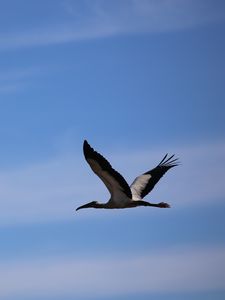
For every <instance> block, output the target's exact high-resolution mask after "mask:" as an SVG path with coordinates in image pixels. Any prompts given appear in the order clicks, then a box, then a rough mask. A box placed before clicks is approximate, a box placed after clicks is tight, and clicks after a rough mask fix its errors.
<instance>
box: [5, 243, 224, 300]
mask: <svg viewBox="0 0 225 300" xmlns="http://www.w3.org/2000/svg"><path fill="white" fill-rule="evenodd" d="M0 277H1V285H0V296H1V297H2V298H4V299H7V298H9V297H12V296H14V295H17V296H27V297H28V296H30V297H32V296H34V295H35V296H36V297H37V296H42V297H45V296H52V297H54V296H56V295H58V296H59V295H64V296H65V295H70V296H74V297H79V296H83V297H87V296H92V297H93V296H95V297H98V296H103V297H104V296H112V295H114V296H119V295H121V294H128V295H129V294H132V293H140V292H141V293H147V292H148V293H151V292H154V293H155V292H156V293H157V292H160V293H169V292H178V291H179V292H182V291H189V292H193V291H210V290H216V289H224V288H225V283H224V277H225V248H224V247H211V248H210V247H209V248H181V249H166V250H164V251H162V252H161V251H160V252H157V253H155V252H152V253H148V254H144V253H139V254H138V257H129V256H128V257H127V256H126V257H123V256H122V257H121V255H120V257H115V256H114V258H111V257H103V258H86V259H85V258H83V259H79V260H78V259H74V258H72V257H71V258H68V257H67V258H65V259H64V258H62V257H61V258H60V257H59V258H57V259H49V258H48V259H46V260H45V259H44V260H38V261H24V262H19V263H16V262H14V263H4V262H2V263H1V268H0ZM112 283H113V284H112Z"/></svg>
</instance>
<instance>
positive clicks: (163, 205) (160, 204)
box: [158, 202, 170, 208]
mask: <svg viewBox="0 0 225 300" xmlns="http://www.w3.org/2000/svg"><path fill="white" fill-rule="evenodd" d="M158 207H160V208H170V205H169V204H168V203H165V202H160V203H159V204H158Z"/></svg>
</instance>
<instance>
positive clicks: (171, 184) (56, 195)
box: [0, 142, 225, 226]
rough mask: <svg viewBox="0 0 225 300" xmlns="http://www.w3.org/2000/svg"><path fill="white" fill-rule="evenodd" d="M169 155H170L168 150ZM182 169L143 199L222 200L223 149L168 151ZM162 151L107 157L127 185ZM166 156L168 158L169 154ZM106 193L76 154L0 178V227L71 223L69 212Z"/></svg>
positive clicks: (224, 145)
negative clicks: (59, 222)
mask: <svg viewBox="0 0 225 300" xmlns="http://www.w3.org/2000/svg"><path fill="white" fill-rule="evenodd" d="M168 150H170V149H168ZM173 150H174V151H173V152H175V153H178V154H179V157H180V160H181V162H182V165H180V166H178V167H176V168H174V169H172V170H170V171H169V172H168V173H167V174H166V175H165V176H164V177H163V178H162V179H161V180H160V182H159V183H158V184H157V186H156V187H155V188H154V190H153V192H152V193H150V194H149V195H148V196H146V199H147V200H150V201H152V202H160V201H167V202H169V203H170V204H171V205H172V207H182V206H184V205H187V206H190V205H195V206H196V205H205V204H206V203H213V205H215V203H219V202H220V201H224V200H225V186H224V178H225V143H224V142H218V143H216V144H205V145H196V146H189V147H173ZM164 151H165V149H163V150H162V149H158V150H153V151H149V152H142V151H134V152H130V153H124V154H123V153H120V154H115V153H114V154H111V155H109V154H108V155H107V152H106V151H103V150H102V151H101V152H102V154H104V155H105V156H106V157H107V158H108V159H109V160H110V162H111V163H112V165H113V166H114V168H116V169H117V170H118V171H119V172H121V174H123V175H124V177H125V178H126V179H127V181H128V182H129V183H131V182H132V181H133V179H134V178H135V177H136V176H137V175H139V174H141V173H143V172H145V171H147V170H148V169H151V168H153V167H154V166H155V165H156V164H157V163H158V162H159V160H160V159H161V156H162V155H163V154H164ZM173 152H172V151H171V153H173ZM108 198H109V194H108V191H107V190H106V188H105V187H104V185H103V184H102V182H101V181H100V180H99V178H97V176H95V175H94V174H93V173H92V171H91V170H90V168H89V166H88V165H87V164H86V162H85V160H84V158H83V155H82V152H80V153H79V155H77V156H75V155H74V156H73V155H65V156H63V155H62V156H60V157H55V158H54V159H52V160H50V161H46V162H42V163H36V164H31V165H28V166H26V167H25V166H23V167H20V168H18V169H9V170H2V171H1V172H0V199H1V203H0V226H4V225H7V224H8V225H10V224H17V223H27V222H45V221H54V220H62V219H67V220H68V219H69V218H73V216H74V212H73V211H74V208H75V207H77V206H79V205H80V204H82V203H84V202H88V201H91V200H96V199H98V200H99V201H102V202H104V201H107V200H108Z"/></svg>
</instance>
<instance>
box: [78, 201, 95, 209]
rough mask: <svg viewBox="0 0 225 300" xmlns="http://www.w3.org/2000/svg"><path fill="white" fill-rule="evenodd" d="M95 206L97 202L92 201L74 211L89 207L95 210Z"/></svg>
mask: <svg viewBox="0 0 225 300" xmlns="http://www.w3.org/2000/svg"><path fill="white" fill-rule="evenodd" d="M97 205H98V202H97V201H92V202H89V203H87V204H84V205H81V206H79V207H78V208H77V209H76V210H79V209H81V208H89V207H94V208H96V207H97Z"/></svg>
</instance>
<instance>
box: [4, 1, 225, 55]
mask: <svg viewBox="0 0 225 300" xmlns="http://www.w3.org/2000/svg"><path fill="white" fill-rule="evenodd" d="M84 3H85V4H84V9H83V10H81V9H80V8H79V6H77V4H76V3H74V2H69V1H65V2H64V5H63V7H64V9H65V18H63V19H62V20H57V21H55V24H49V25H47V26H46V27H45V28H43V27H42V25H40V24H36V26H35V27H36V28H37V29H31V30H30V31H27V32H12V33H11V34H10V33H7V35H4V34H2V35H1V36H0V49H1V50H4V49H10V48H18V47H33V46H44V45H52V44H61V43H68V42H73V41H80V40H88V39H95V38H104V37H110V36H115V35H121V34H132V33H138V32H149V33H158V32H169V31H177V30H183V29H187V28H192V27H196V26H199V25H202V24H207V23H210V22H218V21H221V20H224V19H225V13H224V10H223V9H222V8H221V7H220V5H219V4H218V3H217V5H215V2H214V1H207V2H206V1H203V0H195V1H194V0H188V1H187V0H166V1H165V0H151V1H149V0H130V1H114V2H111V4H109V2H106V1H101V0H95V1H88V2H84ZM112 3H113V4H112ZM79 9H80V11H79Z"/></svg>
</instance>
